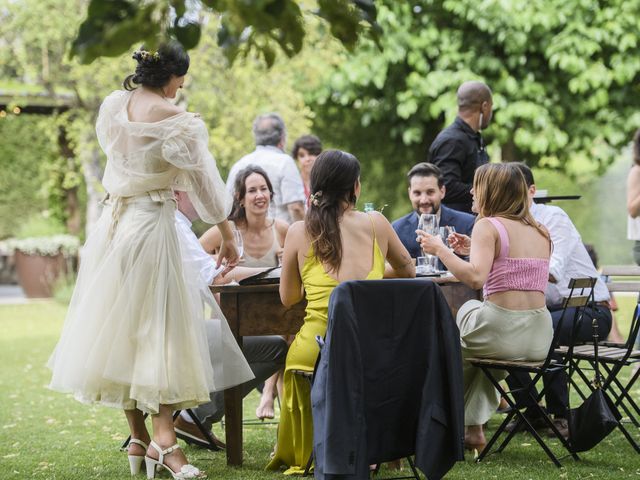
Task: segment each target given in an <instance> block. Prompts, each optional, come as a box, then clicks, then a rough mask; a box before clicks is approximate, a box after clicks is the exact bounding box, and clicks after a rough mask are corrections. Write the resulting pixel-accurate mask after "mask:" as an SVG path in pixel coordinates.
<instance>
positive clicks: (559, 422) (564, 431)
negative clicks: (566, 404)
mask: <svg viewBox="0 0 640 480" xmlns="http://www.w3.org/2000/svg"><path fill="white" fill-rule="evenodd" d="M553 426H554V427H556V428H557V429H558V432H560V435H562V436H563V438H564V439H565V440H567V439H568V438H569V422H567V419H566V418H559V417H556V418H554V419H553ZM547 435H548V436H549V437H552V438H555V437H556V434H555V432H554V431H553V430H551V429H550V428H548V429H547Z"/></svg>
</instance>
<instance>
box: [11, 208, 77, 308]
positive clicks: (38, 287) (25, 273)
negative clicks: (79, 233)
mask: <svg viewBox="0 0 640 480" xmlns="http://www.w3.org/2000/svg"><path fill="white" fill-rule="evenodd" d="M60 230H63V228H61V227H60V226H59V225H56V224H55V223H54V222H52V221H51V220H48V219H46V218H43V217H40V218H36V219H35V220H30V221H27V222H26V223H25V224H24V225H23V228H21V230H20V234H19V235H18V236H16V238H11V239H9V240H6V241H5V242H4V244H5V248H6V249H7V250H9V251H13V252H14V261H15V267H16V273H17V276H18V282H19V283H20V286H21V287H22V290H23V291H24V293H25V295H26V296H27V297H28V298H48V297H51V296H52V295H53V286H54V284H55V283H56V281H57V280H58V279H60V278H63V277H64V276H66V275H67V274H70V273H72V272H73V270H74V265H75V264H76V259H77V254H78V250H79V248H80V240H79V239H78V237H75V236H73V235H68V234H66V233H61V232H60Z"/></svg>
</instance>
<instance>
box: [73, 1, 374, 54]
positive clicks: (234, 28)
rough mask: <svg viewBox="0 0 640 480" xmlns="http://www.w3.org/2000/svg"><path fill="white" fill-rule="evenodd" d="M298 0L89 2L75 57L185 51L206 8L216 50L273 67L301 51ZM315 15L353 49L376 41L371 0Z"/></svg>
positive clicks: (324, 8) (195, 39) (339, 4)
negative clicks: (143, 48) (136, 48)
mask: <svg viewBox="0 0 640 480" xmlns="http://www.w3.org/2000/svg"><path fill="white" fill-rule="evenodd" d="M303 3H304V2H298V1H295V0H252V1H241V2H239V1H236V0H202V1H201V2H195V1H191V0H148V1H145V2H139V1H134V0H109V1H105V0H90V2H89V5H88V8H87V18H86V19H85V20H84V22H83V23H82V25H80V29H79V31H78V35H77V37H76V38H75V40H74V42H73V45H72V48H71V53H72V55H77V56H78V57H79V59H80V61H81V62H82V63H91V62H92V61H93V60H95V59H96V58H98V57H101V56H109V57H113V56H118V55H121V54H123V53H125V52H127V51H129V49H130V47H131V46H132V45H135V44H137V43H145V44H147V45H148V46H149V47H150V48H154V47H155V46H156V45H157V44H158V43H159V42H161V41H166V40H167V39H168V38H169V37H175V38H177V39H178V40H179V41H180V42H181V43H182V44H183V45H184V46H185V48H187V49H192V48H194V47H195V46H196V45H198V43H199V42H200V38H201V33H202V32H201V30H202V28H203V26H204V24H203V22H201V19H202V18H203V17H202V7H203V6H204V7H206V8H207V9H209V10H210V11H211V12H213V13H215V14H216V15H218V16H219V17H220V22H218V27H219V28H218V30H217V40H218V45H219V46H220V47H221V49H222V50H223V51H224V52H225V54H226V56H227V58H228V59H229V60H231V61H233V60H234V59H235V58H236V56H237V55H238V53H240V52H244V53H245V54H246V53H248V52H250V51H257V52H259V53H260V54H261V55H262V56H263V58H264V61H265V62H266V64H267V65H268V66H271V65H273V63H274V61H275V58H276V50H277V48H279V49H280V50H282V51H283V52H284V53H285V54H286V55H287V56H288V57H293V56H294V55H296V54H297V53H299V52H300V50H301V49H302V45H303V41H304V37H305V22H304V13H303V10H302V8H301V7H302V4H303ZM315 3H316V5H315V6H316V7H317V8H316V9H315V10H314V13H315V14H316V15H317V16H319V17H322V18H324V19H325V20H327V21H328V23H329V24H330V26H331V34H332V35H333V36H334V37H335V38H337V39H339V40H340V41H341V42H342V43H343V44H344V45H345V46H346V47H348V48H352V47H353V46H354V45H355V44H356V42H357V40H358V37H359V35H360V34H361V33H363V32H365V31H366V32H368V33H370V36H371V37H372V38H373V39H374V40H376V41H377V39H378V35H379V33H380V32H379V27H378V25H377V24H376V21H375V20H376V7H375V5H374V3H373V0H318V1H317V2H315Z"/></svg>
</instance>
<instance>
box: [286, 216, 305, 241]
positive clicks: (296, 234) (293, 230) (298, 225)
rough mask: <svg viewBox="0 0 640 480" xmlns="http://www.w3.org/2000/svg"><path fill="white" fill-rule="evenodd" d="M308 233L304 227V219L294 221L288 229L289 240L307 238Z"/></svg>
mask: <svg viewBox="0 0 640 480" xmlns="http://www.w3.org/2000/svg"><path fill="white" fill-rule="evenodd" d="M306 235H307V232H306V230H305V228H304V222H303V221H302V220H299V221H297V222H293V223H292V224H291V225H290V226H289V228H288V230H287V240H289V239H291V240H294V239H295V240H297V239H299V238H305V237H306Z"/></svg>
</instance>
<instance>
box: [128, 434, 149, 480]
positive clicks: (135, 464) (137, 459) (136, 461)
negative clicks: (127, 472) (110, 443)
mask: <svg viewBox="0 0 640 480" xmlns="http://www.w3.org/2000/svg"><path fill="white" fill-rule="evenodd" d="M132 443H135V444H136V445H140V446H141V447H142V448H144V451H145V452H146V451H147V448H149V445H147V444H146V443H144V442H143V441H142V440H138V439H137V438H132V439H131V440H129V444H132ZM145 456H146V455H129V468H130V469H131V476H134V475H137V474H138V473H140V467H141V466H142V460H144V457H145Z"/></svg>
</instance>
